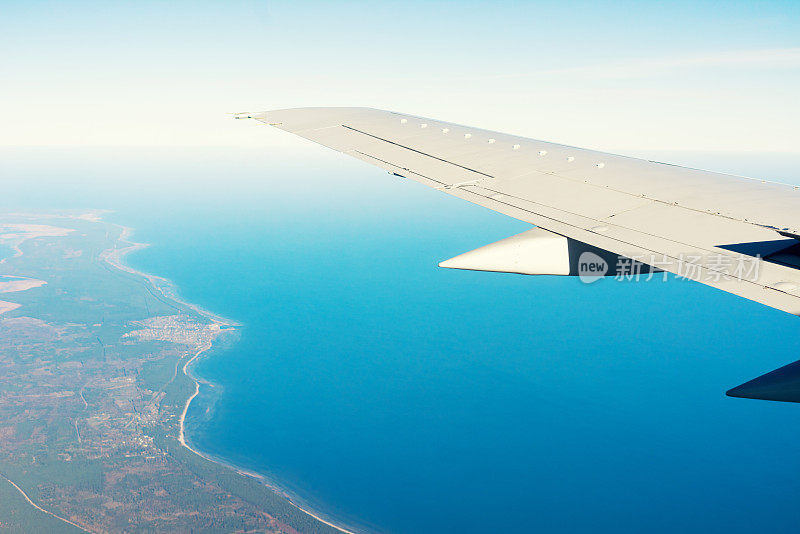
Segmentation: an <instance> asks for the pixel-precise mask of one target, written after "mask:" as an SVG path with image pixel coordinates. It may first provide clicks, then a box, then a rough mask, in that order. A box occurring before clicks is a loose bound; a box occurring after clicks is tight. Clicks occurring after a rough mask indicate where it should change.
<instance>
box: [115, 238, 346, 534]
mask: <svg viewBox="0 0 800 534" xmlns="http://www.w3.org/2000/svg"><path fill="white" fill-rule="evenodd" d="M106 224H110V225H112V226H114V227H116V228H119V229H120V230H121V233H120V236H119V237H118V238H117V242H116V244H115V247H114V248H113V249H109V250H106V251H103V252H101V253H100V255H99V258H100V259H101V260H102V261H104V262H106V263H108V264H109V265H111V266H112V267H114V268H116V269H119V270H121V271H123V272H126V273H128V274H131V275H134V276H138V277H141V278H144V280H145V281H146V282H147V283H148V284H149V285H150V287H152V288H153V289H154V290H155V291H157V292H158V293H160V295H161V296H162V297H163V298H164V299H166V300H168V301H171V302H173V303H175V304H177V305H178V306H183V307H185V308H188V309H190V310H192V311H193V312H195V313H197V314H198V315H200V316H202V317H204V318H206V319H208V320H209V321H211V323H212V325H216V326H217V327H218V334H217V335H215V336H214V338H213V339H212V340H211V341H209V342H207V343H205V344H203V345H202V346H201V347H199V348H198V349H197V351H196V352H195V353H194V355H192V356H191V357H190V358H187V359H186V361H185V362H184V363H183V366H182V367H181V372H182V373H183V374H184V375H185V376H186V377H187V378H188V379H189V380H191V381H192V382H194V392H193V393H192V394H191V395H190V396H189V397H188V398H187V399H186V402H185V403H184V406H183V410H182V412H181V415H180V417H179V422H178V425H179V428H178V442H179V443H180V445H181V446H182V447H184V448H185V449H186V450H188V451H189V452H191V453H193V454H196V455H197V456H199V457H200V458H203V459H204V460H207V461H209V462H212V463H214V464H217V465H219V466H222V467H223V468H225V469H230V470H232V471H234V472H236V473H237V474H239V475H241V476H245V477H249V478H253V479H256V480H258V481H259V482H260V483H261V484H263V485H264V486H265V487H267V488H268V489H269V490H271V491H272V492H274V493H276V494H277V495H279V496H280V497H282V498H283V499H284V500H285V502H287V503H288V504H290V505H291V506H292V507H294V508H295V509H297V510H299V511H300V512H302V513H303V514H306V515H308V516H309V517H312V518H313V519H315V520H316V521H319V522H320V523H323V524H325V525H327V526H329V527H331V528H333V529H336V530H337V531H339V532H342V533H344V534H356V531H355V530H351V529H350V528H347V527H345V526H343V525H341V524H336V523H335V522H334V521H333V520H331V519H325V518H323V517H322V515H323V514H322V512H319V511H315V510H311V509H310V507H308V506H302V505H300V504H298V503H297V502H296V501H295V499H294V498H293V497H292V496H291V495H290V494H289V493H288V492H287V491H285V490H283V489H282V488H281V487H280V486H279V485H278V484H276V483H275V482H274V481H272V480H271V479H269V478H268V477H266V476H264V475H262V474H260V473H257V472H253V471H250V470H248V469H245V468H243V467H240V466H237V465H235V464H233V463H232V462H229V461H227V460H222V459H218V458H215V457H213V456H211V455H209V454H206V453H203V452H201V451H199V450H197V449H195V448H193V447H192V446H191V445H189V444H188V443H187V441H186V433H185V427H186V416H187V414H188V412H189V407H190V406H191V403H192V401H193V400H194V399H195V398H196V397H197V396H198V395H199V393H200V381H199V380H198V379H197V378H196V377H195V376H194V375H192V373H191V372H190V370H189V366H190V365H191V364H192V363H194V362H195V361H197V360H198V359H199V358H200V357H201V356H202V355H203V354H204V353H206V352H207V351H208V350H210V349H211V348H212V347H213V341H214V340H215V339H216V338H217V336H218V335H220V334H222V333H223V332H225V331H227V330H229V329H231V328H234V327H238V326H241V324H239V323H237V322H235V321H232V320H230V319H227V318H224V317H221V316H219V315H216V314H214V313H212V312H210V311H208V310H205V309H203V308H201V307H200V306H198V305H196V304H192V303H189V302H186V301H184V300H182V299H181V298H180V297H179V296H178V293H177V288H176V286H175V284H174V283H172V282H171V281H170V280H168V279H166V278H163V277H161V276H156V275H152V274H149V273H145V272H142V271H138V270H136V269H134V268H133V267H131V266H130V265H128V264H126V263H125V261H124V259H125V257H126V256H128V255H129V254H131V253H133V252H136V251H138V250H142V249H144V248H147V247H148V246H149V244H147V243H137V242H135V241H132V240H131V239H130V238H131V237H132V236H133V233H134V230H133V229H132V228H130V227H127V226H123V225H119V224H115V223H106ZM120 244H122V245H127V246H123V247H122V248H120V247H119V246H117V245H120ZM177 365H178V366H180V361H178V363H177ZM176 370H177V369H176ZM176 376H177V373H176ZM174 379H175V377H173V380H174Z"/></svg>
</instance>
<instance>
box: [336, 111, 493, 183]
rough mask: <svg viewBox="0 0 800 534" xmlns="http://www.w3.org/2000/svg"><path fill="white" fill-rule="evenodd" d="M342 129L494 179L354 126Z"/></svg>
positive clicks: (343, 125)
mask: <svg viewBox="0 0 800 534" xmlns="http://www.w3.org/2000/svg"><path fill="white" fill-rule="evenodd" d="M342 128H347V129H348V130H352V131H354V132H358V133H360V134H363V135H366V136H369V137H372V138H373V139H377V140H379V141H383V142H384V143H389V144H390V145H395V146H398V147H400V148H405V149H406V150H410V151H411V152H416V153H417V154H421V155H423V156H427V157H429V158H432V159H435V160H439V161H441V162H444V163H449V164H450V165H453V166H455V167H460V168H462V169H464V170H467V171H470V172H474V173H475V174H480V175H482V176H485V177H486V178H494V176H492V175H491V174H486V173H485V172H481V171H476V170H475V169H471V168H469V167H465V166H464V165H459V164H458V163H453V162H452V161H448V160H446V159H443V158H440V157H437V156H434V155H433V154H428V153H427V152H423V151H421V150H417V149H415V148H411V147H409V146H406V145H402V144H400V143H395V142H394V141H390V140H388V139H384V138H383V137H378V136H377V135H373V134H371V133H367V132H364V131H362V130H359V129H357V128H353V127H352V126H348V125H346V124H342Z"/></svg>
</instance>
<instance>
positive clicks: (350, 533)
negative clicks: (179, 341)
mask: <svg viewBox="0 0 800 534" xmlns="http://www.w3.org/2000/svg"><path fill="white" fill-rule="evenodd" d="M211 344H212V342H210V341H209V342H208V343H205V344H204V345H203V346H202V347H201V348H200V350H198V351H197V352H196V353H195V355H194V356H192V357H191V358H189V359H188V360H187V361H186V363H184V364H183V369H182V371H183V374H184V375H186V377H187V378H189V379H191V380H192V381H193V382H194V393H192V395H191V396H190V397H189V398H188V399H186V404H185V405H184V406H183V412H181V417H180V419H179V424H180V427H179V430H178V441H179V442H180V444H181V445H182V446H184V447H186V448H187V449H188V450H189V451H191V452H193V453H194V454H196V455H197V456H199V457H200V458H203V459H204V460H208V461H209V462H213V463H215V464H219V465H222V467H225V468H226V469H231V467H229V466H226V465H224V464H222V463H221V462H218V461H217V460H214V459H213V458H210V457H208V456H206V455H205V454H203V453H202V452H200V451H197V450H195V449H193V448H192V447H191V446H190V445H189V444H188V443H186V435H185V433H184V429H185V423H186V414H187V413H188V411H189V405H190V404H191V403H192V401H193V400H194V398H195V397H197V395H198V394H199V393H200V382H198V380H197V379H196V378H194V377H193V376H192V375H190V374H189V371H188V369H187V368H188V367H189V364H191V363H192V362H193V361H194V360H196V359H197V358H198V357H199V356H200V355H201V354H202V353H203V352H205V351H206V350H208V349H210V348H211ZM173 380H174V379H173ZM233 470H234V471H236V472H238V473H239V474H240V475H242V476H250V477H254V475H252V474H249V473H246V472H245V471H244V470H241V469H236V468H234V469H233ZM255 478H260V477H258V476H255ZM284 498H285V499H286V502H288V503H289V504H291V505H292V506H294V507H295V508H297V509H298V510H300V511H301V512H303V513H304V514H306V515H308V516H311V517H313V518H314V519H316V520H317V521H319V522H320V523H324V524H326V525H328V526H329V527H331V528H335V529H336V530H338V531H339V532H343V533H344V534H356V533H355V532H353V531H352V530H347V529H346V528H344V527H340V526H339V525H336V524H334V523H331V522H330V521H326V520H325V519H323V518H321V517H320V516H318V515H316V514H315V513H313V512H311V511H309V510H306V509H305V508H303V507H302V506H299V505H298V504H297V503H295V502H293V501H292V500H291V499H290V498H288V497H286V496H285V495H284Z"/></svg>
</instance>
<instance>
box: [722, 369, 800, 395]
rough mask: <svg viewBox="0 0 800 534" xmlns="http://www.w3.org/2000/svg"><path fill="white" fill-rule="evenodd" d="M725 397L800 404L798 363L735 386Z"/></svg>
mask: <svg viewBox="0 0 800 534" xmlns="http://www.w3.org/2000/svg"><path fill="white" fill-rule="evenodd" d="M726 395H728V396H729V397H741V398H744V399H761V400H771V401H782V402H800V361H796V362H794V363H790V364H789V365H785V366H783V367H781V368H779V369H775V370H774V371H771V372H769V373H767V374H765V375H761V376H759V377H758V378H754V379H753V380H751V381H749V382H745V383H744V384H742V385H741V386H736V387H735V388H733V389H731V390H729V391H728V392H727V393H726Z"/></svg>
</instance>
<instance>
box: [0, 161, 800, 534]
mask: <svg viewBox="0 0 800 534" xmlns="http://www.w3.org/2000/svg"><path fill="white" fill-rule="evenodd" d="M641 155H644V156H648V157H651V158H653V159H658V160H660V161H669V162H674V163H681V164H686V165H690V166H694V167H701V168H710V169H713V170H721V171H726V172H733V173H736V174H744V175H751V176H756V177H759V178H765V179H772V180H779V181H786V182H795V183H800V171H798V169H800V156H798V155H781V154H745V155H737V154H722V153H717V154H703V153H694V154H691V153H688V154H687V153H683V154H659V153H656V152H653V153H647V154H641ZM0 156H2V158H0V162H2V163H0V174H2V175H3V176H5V177H8V178H7V179H6V183H4V185H3V189H4V196H3V197H2V199H0V206H2V207H4V208H13V209H15V210H20V209H47V208H55V207H58V208H106V209H110V210H113V213H110V214H108V215H107V216H106V218H107V219H108V220H112V221H114V222H118V223H121V224H124V225H127V226H131V227H133V228H135V230H136V234H135V236H134V239H135V240H138V241H142V242H146V243H150V244H151V246H150V247H149V248H147V249H145V250H143V251H141V252H137V253H136V254H135V255H133V256H131V257H129V258H128V260H129V263H131V264H132V266H134V267H135V268H137V269H141V270H145V271H148V272H151V273H154V274H158V275H160V276H164V277H166V278H169V279H170V280H172V281H173V282H174V283H175V284H176V285H177V287H178V288H179V290H180V293H181V295H182V297H183V298H185V299H186V300H188V301H190V302H193V303H196V304H198V305H200V306H202V307H203V308H206V309H208V310H211V311H213V312H215V313H217V314H220V315H222V316H225V317H229V318H231V319H234V320H236V321H238V322H240V323H241V324H242V325H243V326H242V329H241V338H240V339H239V340H238V341H237V342H236V343H235V344H233V345H232V346H230V347H226V348H224V349H218V350H215V351H214V352H213V353H211V354H210V356H209V357H207V358H205V359H203V360H201V361H200V362H199V363H198V364H197V365H196V366H195V367H194V370H193V372H194V373H195V374H196V375H197V376H199V377H200V378H201V379H203V380H204V381H205V382H204V384H203V386H202V388H201V396H200V398H199V402H197V403H196V404H193V405H192V409H191V410H190V411H189V414H188V423H189V432H188V438H189V441H190V442H191V443H192V444H193V446H196V447H198V448H200V449H201V450H203V451H206V452H208V453H210V454H212V455H214V456H216V457H219V458H222V459H225V460H226V461H228V462H231V463H234V464H236V465H239V466H242V467H244V468H247V469H249V470H252V471H255V472H259V473H262V474H265V475H267V476H268V477H269V478H270V479H271V480H273V481H275V482H276V483H278V484H279V485H280V486H281V487H283V488H285V489H286V490H287V491H289V492H290V493H292V494H293V495H294V496H295V497H296V498H297V499H298V500H299V501H300V502H302V503H304V504H305V505H307V506H310V507H312V508H314V509H317V510H320V511H322V512H323V513H324V514H326V515H328V516H330V517H333V518H335V519H337V520H339V521H342V522H343V523H345V524H350V525H356V526H361V527H368V528H371V529H374V530H378V531H385V532H392V533H409V534H410V533H423V532H431V533H433V532H459V533H472V532H474V533H483V532H548V533H562V532H563V533H569V532H587V531H590V532H595V533H598V532H599V533H617V532H637V531H638V532H650V533H661V532H663V533H674V532H704V533H713V532H725V533H750V532H770V533H783V532H786V533H789V532H792V533H794V532H797V530H798V528H799V527H800V506H798V503H800V454H798V453H799V452H800V405H796V404H784V403H771V402H764V401H754V400H744V399H732V398H728V397H725V395H724V392H725V391H726V390H727V389H729V388H731V387H733V386H736V385H738V384H740V383H742V382H745V381H747V380H749V379H751V378H754V377H755V376H757V375H760V374H762V373H764V372H767V371H770V370H772V369H774V368H776V367H779V366H781V365H784V364H787V363H789V362H792V361H794V360H797V359H798V358H800V350H798V349H799V348H800V337H798V335H797V333H798V328H800V321H798V319H797V318H796V317H793V316H790V315H788V314H784V313H782V312H779V311H777V310H772V309H770V308H767V307H764V306H761V305H759V304H756V303H752V302H749V301H746V300H744V299H740V298H737V297H734V296H732V295H728V294H726V293H723V292H720V291H716V290H714V289H711V288H708V287H705V286H702V285H700V284H695V283H689V282H685V281H681V280H677V279H671V280H669V281H668V282H661V281H650V282H647V283H630V282H628V283H623V282H616V281H614V280H603V281H600V282H598V283H594V284H591V285H585V284H582V283H581V282H580V281H578V280H575V279H571V278H567V277H541V278H538V277H523V276H516V275H503V274H490V273H473V272H464V271H453V270H446V269H439V268H438V267H437V266H436V264H437V263H438V262H439V261H441V260H444V259H447V258H449V257H451V256H454V255H456V254H459V253H462V252H465V251H467V250H471V249H473V248H476V247H479V246H482V245H485V244H487V243H490V242H493V241H496V240H499V239H502V238H504V237H508V236H510V235H512V234H515V233H518V232H521V231H524V230H525V229H527V228H528V226H527V225H525V224H522V223H520V222H518V221H514V220H512V219H510V218H508V217H504V216H502V215H499V214H495V213H493V212H491V211H488V210H486V209H483V208H480V207H477V206H473V205H471V204H468V203H466V202H463V201H461V200H459V199H455V198H451V197H449V196H447V195H444V194H441V193H437V192H435V191H433V190H430V189H428V188H426V187H424V186H421V185H418V184H415V183H413V182H408V181H405V180H402V179H399V178H397V177H394V176H391V175H388V174H386V173H384V172H382V171H380V170H379V169H375V168H372V167H369V166H367V165H364V164H361V163H359V162H357V161H352V160H349V159H347V158H345V157H344V156H340V155H337V154H335V153H332V152H330V153H329V152H327V151H324V150H323V149H322V148H318V147H315V146H308V147H306V148H303V149H297V150H285V151H270V150H268V149H264V150H263V151H262V150H257V149H241V150H239V149H170V150H167V149H149V148H139V149H91V150H90V149H59V150H55V149H33V148H30V149H13V150H12V149H7V150H5V152H4V153H2V154H0Z"/></svg>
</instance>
